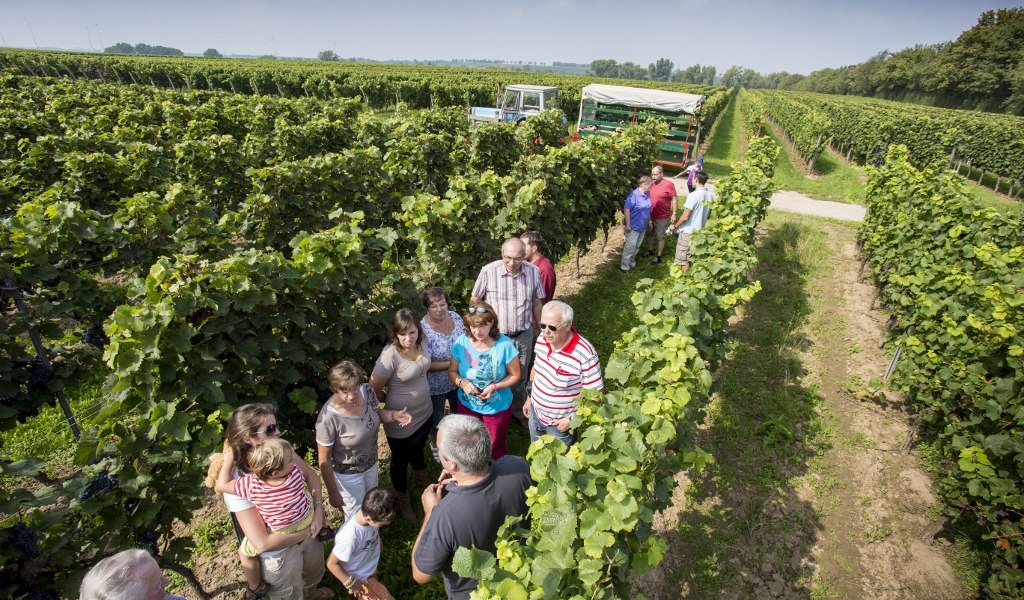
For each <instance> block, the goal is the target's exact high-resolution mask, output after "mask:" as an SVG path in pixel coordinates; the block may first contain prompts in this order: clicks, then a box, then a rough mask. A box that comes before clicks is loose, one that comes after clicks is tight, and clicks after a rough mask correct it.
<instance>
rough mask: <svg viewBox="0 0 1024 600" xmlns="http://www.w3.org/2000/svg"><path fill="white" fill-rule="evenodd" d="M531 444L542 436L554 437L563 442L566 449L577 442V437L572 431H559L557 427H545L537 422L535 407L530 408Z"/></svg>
mask: <svg viewBox="0 0 1024 600" xmlns="http://www.w3.org/2000/svg"><path fill="white" fill-rule="evenodd" d="M529 429H530V443H531V444H532V443H533V442H536V441H537V438H539V437H540V436H542V435H550V436H553V437H554V438H555V439H556V440H558V441H560V442H562V443H563V444H565V445H566V447H569V446H572V445H573V443H574V442H575V441H576V436H574V435H573V434H572V430H569V431H565V432H562V431H559V430H558V427H556V426H555V425H544V424H542V423H541V422H540V421H538V420H537V411H535V410H533V406H532V405H531V406H530V427H529Z"/></svg>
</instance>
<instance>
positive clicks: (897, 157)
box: [858, 145, 1024, 598]
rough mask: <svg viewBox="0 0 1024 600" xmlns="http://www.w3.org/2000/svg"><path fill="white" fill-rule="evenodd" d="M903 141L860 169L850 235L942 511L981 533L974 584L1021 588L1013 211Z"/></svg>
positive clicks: (1022, 326)
mask: <svg viewBox="0 0 1024 600" xmlns="http://www.w3.org/2000/svg"><path fill="white" fill-rule="evenodd" d="M909 155H910V152H909V151H908V149H907V148H906V147H904V146H902V145H896V146H893V147H891V148H890V149H889V152H888V155H887V157H886V160H885V164H884V166H882V167H881V168H879V169H878V170H874V171H872V173H871V178H870V181H869V183H868V189H867V201H868V212H867V217H866V219H865V221H864V223H863V225H862V227H861V229H860V232H859V236H858V237H859V240H860V241H861V243H862V244H863V252H864V255H865V257H866V260H867V262H868V264H869V265H870V267H871V273H872V274H873V275H874V278H875V280H876V282H877V284H878V285H879V286H880V290H881V291H880V299H881V301H882V303H883V305H884V306H885V307H887V308H888V310H889V311H890V312H891V314H892V320H891V321H890V326H891V328H892V332H891V334H890V341H891V344H892V345H893V346H894V347H899V348H901V349H902V357H901V358H900V359H899V364H898V368H897V370H896V372H895V375H894V377H893V379H892V380H891V382H890V387H892V388H894V389H898V390H900V391H902V392H904V393H905V394H906V395H907V398H908V400H909V401H910V402H911V404H912V406H913V407H914V408H915V409H916V411H917V412H918V413H919V415H920V418H921V422H922V427H921V428H922V431H923V432H924V436H925V438H926V439H927V440H928V441H929V442H931V443H934V444H935V445H936V447H937V449H938V451H939V453H940V456H941V460H940V463H939V465H940V469H941V473H940V476H939V478H938V480H937V485H938V488H939V490H940V492H941V493H942V495H943V496H944V499H945V501H946V503H947V506H948V510H947V512H948V514H949V515H950V516H951V517H953V518H960V519H964V520H967V521H970V520H973V519H976V520H977V522H978V523H979V524H980V525H981V526H982V527H983V528H984V531H985V538H986V539H987V540H988V543H990V544H991V546H990V549H991V560H992V564H991V569H990V576H989V577H988V581H987V583H986V587H985V595H986V596H987V597H993V598H1019V597H1021V594H1022V593H1024V523H1022V517H1024V219H1022V218H1021V217H1019V216H1018V217H1014V218H1010V217H1006V216H1002V215H999V214H998V213H997V212H996V211H994V210H993V209H979V208H978V207H977V205H976V204H975V203H974V202H973V200H972V198H971V197H970V195H969V194H968V193H967V192H966V191H965V189H964V184H963V182H962V180H960V179H959V178H958V177H955V176H954V174H953V173H952V172H950V171H948V170H944V169H939V168H935V167H927V168H925V169H924V170H922V171H919V170H917V169H915V168H914V167H913V166H912V165H911V164H910V161H909Z"/></svg>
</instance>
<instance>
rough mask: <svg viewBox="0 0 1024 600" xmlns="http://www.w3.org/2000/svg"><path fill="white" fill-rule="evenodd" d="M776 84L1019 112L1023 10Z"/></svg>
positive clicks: (1023, 108) (1023, 96)
mask: <svg viewBox="0 0 1024 600" xmlns="http://www.w3.org/2000/svg"><path fill="white" fill-rule="evenodd" d="M779 87H782V88H790V89H796V90H805V91H812V92H823V93H827V94H856V95H860V96H875V97H879V98H886V99H890V100H904V101H910V102H920V103H923V104H933V105H936V106H945V107H949V108H968V109H980V110H989V111H1005V112H1008V113H1012V114H1017V115H1024V8H1007V9H999V10H989V11H985V12H983V13H982V14H981V17H979V18H978V23H977V25H975V26H974V27H972V28H970V29H968V30H967V31H965V32H963V33H962V34H961V35H960V37H959V38H957V39H956V41H953V42H945V43H942V44H934V45H917V46H914V47H913V48H907V49H905V50H900V51H899V52H889V51H888V50H885V51H882V52H879V53H878V54H876V55H875V56H873V57H871V59H870V60H868V61H867V62H863V63H860V64H857V65H851V66H846V67H839V68H837V69H822V70H820V71H815V72H813V73H811V74H810V75H808V76H807V77H804V78H802V79H800V80H799V81H794V82H792V84H791V85H790V84H789V83H786V84H781V85H780V86H779Z"/></svg>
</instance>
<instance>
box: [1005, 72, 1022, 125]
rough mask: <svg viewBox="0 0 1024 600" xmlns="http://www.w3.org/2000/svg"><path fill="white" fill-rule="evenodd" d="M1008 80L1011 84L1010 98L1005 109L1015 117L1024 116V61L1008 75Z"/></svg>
mask: <svg viewBox="0 0 1024 600" xmlns="http://www.w3.org/2000/svg"><path fill="white" fill-rule="evenodd" d="M1007 79H1008V80H1009V82H1010V97H1009V98H1007V99H1006V103H1005V105H1004V108H1005V109H1006V110H1007V111H1008V112H1011V113H1013V114H1015V115H1024V59H1022V60H1021V61H1020V62H1019V63H1017V67H1016V68H1015V69H1014V70H1013V71H1010V73H1008V74H1007Z"/></svg>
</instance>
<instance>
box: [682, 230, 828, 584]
mask: <svg viewBox="0 0 1024 600" xmlns="http://www.w3.org/2000/svg"><path fill="white" fill-rule="evenodd" d="M766 228H767V234H766V235H765V237H764V238H763V239H762V240H761V242H760V243H759V245H758V250H757V254H758V261H759V262H758V266H757V267H756V268H755V270H754V273H753V274H752V278H753V279H758V280H760V281H761V284H762V291H761V292H760V293H759V294H758V295H757V296H756V297H755V298H754V300H753V301H752V303H751V304H750V305H749V306H747V308H746V309H745V315H744V318H743V320H742V321H740V322H739V323H738V324H737V326H736V328H735V337H736V346H735V348H734V350H733V352H732V354H731V357H730V358H729V360H728V361H727V362H726V363H725V364H724V365H723V368H722V370H721V372H720V374H719V376H718V379H717V382H716V388H717V390H716V393H715V395H714V397H713V399H712V405H711V407H710V408H709V411H708V412H709V420H710V424H711V426H710V429H708V430H707V431H706V432H705V433H704V434H703V436H704V437H703V439H701V440H699V443H700V444H701V445H702V447H704V449H705V450H709V451H710V452H711V453H712V455H713V456H714V457H715V461H716V463H715V465H714V467H713V468H710V469H707V470H706V471H705V472H703V473H701V474H700V475H698V476H696V477H695V478H694V479H693V481H692V484H691V486H690V488H689V489H688V490H687V499H688V502H687V505H688V512H687V513H685V514H684V515H683V516H682V521H681V523H680V526H679V530H678V532H677V533H676V535H675V538H674V539H673V540H671V541H670V542H669V544H670V552H673V553H674V556H675V560H674V561H673V562H674V564H676V565H679V567H678V571H677V572H673V573H671V575H670V577H669V580H674V581H679V582H680V583H679V585H680V588H679V589H680V592H681V594H682V595H683V596H685V597H692V598H710V597H719V596H722V595H723V593H726V592H727V593H728V594H726V595H734V596H737V597H753V596H751V594H754V593H755V588H754V587H752V584H750V583H747V581H746V580H745V579H744V577H743V576H742V575H741V572H746V573H748V574H749V573H752V572H756V571H757V569H758V567H760V566H761V564H762V561H765V560H768V559H767V558H766V557H768V556H769V555H770V554H776V553H777V551H778V548H776V546H778V545H779V544H780V543H781V540H784V539H796V540H799V541H798V542H797V543H798V545H799V550H798V551H799V552H803V553H805V554H806V555H808V556H809V552H810V545H811V540H813V538H814V532H815V531H816V530H817V529H819V528H820V515H817V514H815V512H814V510H813V508H812V506H811V505H810V504H808V503H807V502H805V501H802V500H800V499H799V498H798V494H797V493H796V490H794V489H793V487H792V486H793V485H795V484H796V483H797V482H798V481H799V480H800V479H801V478H803V477H804V476H806V475H807V473H808V472H809V471H810V470H811V469H812V468H813V465H815V464H820V463H815V462H814V460H813V459H814V458H815V457H816V456H818V455H820V454H822V453H823V452H824V451H825V450H826V449H827V448H828V447H830V445H831V443H832V442H831V440H830V436H828V435H827V433H826V432H824V430H825V429H826V428H827V423H823V422H822V420H821V419H820V417H819V415H818V410H817V409H818V406H819V404H820V401H821V398H820V396H819V395H818V391H817V388H816V386H813V385H808V384H804V383H802V382H801V381H800V379H799V375H800V373H801V372H802V368H803V367H802V365H801V363H800V359H799V353H800V350H801V348H802V347H803V345H804V344H805V343H806V341H807V340H805V339H804V336H803V334H802V333H801V331H802V329H803V326H804V324H806V323H807V322H808V320H809V319H810V318H811V315H812V311H813V306H812V305H811V301H810V292H809V286H811V285H812V283H813V278H814V277H815V276H816V274H818V273H821V272H822V271H823V270H825V269H827V268H828V265H829V258H830V256H829V252H828V251H827V249H826V247H825V241H826V240H825V235H824V234H823V233H822V232H821V231H820V230H819V229H817V228H816V227H815V226H814V225H813V224H808V222H806V221H805V220H804V219H801V218H795V219H794V218H793V217H792V216H791V215H776V214H770V215H769V219H768V220H767V221H766ZM825 467H826V465H824V464H821V468H822V469H824V468H825ZM821 475H822V477H821V481H822V488H823V489H822V491H823V492H825V491H827V490H826V489H825V488H827V489H835V486H837V485H838V482H837V481H836V480H835V479H834V477H833V478H831V479H829V477H828V473H827V472H823V473H821ZM769 507H776V508H774V509H770V508H769ZM779 513H782V514H786V515H792V518H784V519H779V518H775V515H776V514H779ZM740 549H742V550H743V552H734V551H733V550H740ZM752 549H756V550H752ZM680 554H681V555H682V556H679V555H680ZM732 558H739V559H740V561H741V562H740V563H739V564H736V563H734V562H732V561H730V559H732ZM780 571H782V575H783V577H784V578H785V579H786V580H788V581H797V580H803V581H805V582H811V580H812V573H811V572H809V571H808V572H803V571H805V569H798V570H796V571H795V572H794V569H793V568H792V567H791V566H784V567H782V568H780ZM825 597H827V596H825Z"/></svg>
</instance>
